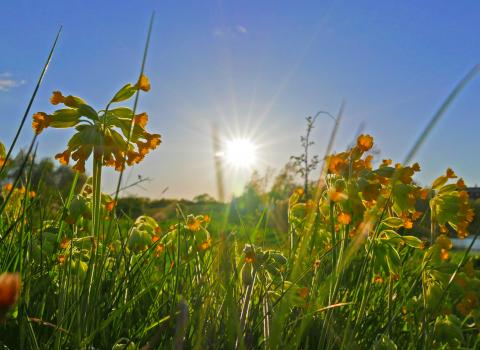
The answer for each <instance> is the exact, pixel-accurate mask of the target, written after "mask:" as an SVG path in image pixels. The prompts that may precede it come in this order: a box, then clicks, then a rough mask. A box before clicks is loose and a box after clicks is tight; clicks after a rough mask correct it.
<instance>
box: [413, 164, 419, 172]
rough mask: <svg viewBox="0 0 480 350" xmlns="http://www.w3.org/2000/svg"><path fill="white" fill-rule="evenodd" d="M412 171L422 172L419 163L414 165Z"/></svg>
mask: <svg viewBox="0 0 480 350" xmlns="http://www.w3.org/2000/svg"><path fill="white" fill-rule="evenodd" d="M412 170H413V171H416V172H419V171H420V165H419V164H418V163H415V164H413V165H412Z"/></svg>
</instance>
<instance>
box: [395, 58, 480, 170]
mask: <svg viewBox="0 0 480 350" xmlns="http://www.w3.org/2000/svg"><path fill="white" fill-rule="evenodd" d="M479 72H480V64H477V65H475V66H474V67H473V68H472V69H471V70H470V71H469V72H468V74H467V75H466V76H465V77H464V78H463V79H462V80H460V82H459V83H458V84H457V86H455V88H454V89H453V90H452V92H450V95H448V97H447V98H446V99H445V101H444V102H443V103H442V105H441V106H440V108H439V109H438V111H437V112H436V113H435V114H434V115H433V117H432V119H431V120H430V122H429V123H428V124H427V126H426V127H425V129H424V130H423V131H422V133H421V134H420V136H419V137H418V139H417V141H416V142H415V144H414V145H413V147H412V148H411V150H410V152H408V154H407V156H406V157H405V160H404V161H403V164H408V163H409V162H410V161H411V160H412V159H413V157H414V156H415V154H416V153H417V151H418V150H419V149H420V147H421V146H422V144H423V143H424V142H425V140H426V138H427V137H428V135H429V134H430V133H431V131H432V130H433V128H434V127H435V125H436V124H437V123H438V121H439V120H440V118H441V117H442V116H443V115H444V114H445V112H446V111H447V109H448V107H450V105H451V104H452V102H453V101H454V100H455V99H456V98H457V96H458V95H459V94H460V92H461V91H462V90H463V89H464V88H465V86H466V85H467V84H468V83H469V82H470V81H471V80H473V78H475V76H476V75H477V74H478V73H479Z"/></svg>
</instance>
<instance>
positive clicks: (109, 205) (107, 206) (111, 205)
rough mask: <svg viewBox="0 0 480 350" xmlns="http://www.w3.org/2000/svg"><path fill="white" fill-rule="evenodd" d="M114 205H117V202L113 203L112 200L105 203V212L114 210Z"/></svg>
mask: <svg viewBox="0 0 480 350" xmlns="http://www.w3.org/2000/svg"><path fill="white" fill-rule="evenodd" d="M116 204H117V202H116V201H114V200H111V201H109V202H107V203H105V210H106V211H112V210H113V208H115V205H116Z"/></svg>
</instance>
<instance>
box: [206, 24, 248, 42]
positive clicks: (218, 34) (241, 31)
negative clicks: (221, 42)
mask: <svg viewBox="0 0 480 350" xmlns="http://www.w3.org/2000/svg"><path fill="white" fill-rule="evenodd" d="M212 34H213V36H214V37H215V38H229V39H231V38H236V37H238V36H239V35H246V34H248V30H247V28H246V27H245V26H242V25H240V24H238V25H236V26H227V27H216V28H214V29H213V31H212Z"/></svg>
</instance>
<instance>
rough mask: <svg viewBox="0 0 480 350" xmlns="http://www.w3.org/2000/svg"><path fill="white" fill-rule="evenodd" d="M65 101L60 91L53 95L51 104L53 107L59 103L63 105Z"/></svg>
mask: <svg viewBox="0 0 480 350" xmlns="http://www.w3.org/2000/svg"><path fill="white" fill-rule="evenodd" d="M64 101H65V97H64V96H63V95H62V93H61V92H60V91H54V92H53V93H52V97H50V103H51V104H52V105H58V104H59V103H63V102H64Z"/></svg>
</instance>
